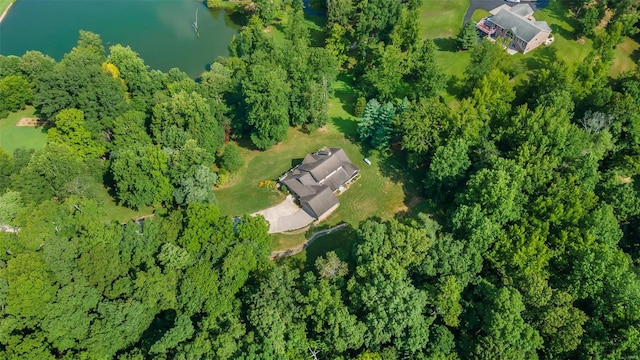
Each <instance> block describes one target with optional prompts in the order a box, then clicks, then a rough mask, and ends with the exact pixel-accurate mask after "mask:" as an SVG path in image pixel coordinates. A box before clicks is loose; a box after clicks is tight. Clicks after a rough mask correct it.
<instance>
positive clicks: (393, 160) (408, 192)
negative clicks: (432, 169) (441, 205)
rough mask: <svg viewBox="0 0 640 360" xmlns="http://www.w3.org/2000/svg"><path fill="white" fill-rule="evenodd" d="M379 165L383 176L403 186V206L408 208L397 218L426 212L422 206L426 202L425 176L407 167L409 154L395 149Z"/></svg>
mask: <svg viewBox="0 0 640 360" xmlns="http://www.w3.org/2000/svg"><path fill="white" fill-rule="evenodd" d="M379 164H380V172H381V173H382V175H384V176H386V177H388V178H389V179H391V181H392V182H394V183H400V184H402V191H403V192H404V199H403V204H404V205H405V206H406V207H407V210H405V211H403V212H400V213H398V214H396V215H397V216H407V215H408V216H411V215H416V214H417V212H416V210H417V209H421V211H424V210H426V209H423V208H424V206H421V204H422V203H423V202H424V199H423V188H424V185H423V184H422V180H423V174H421V173H420V171H419V170H416V169H411V168H410V167H409V166H408V165H407V154H406V153H405V152H404V151H401V150H400V149H394V150H393V151H392V152H391V153H390V154H389V155H388V156H386V157H385V158H382V159H381V160H380V162H379Z"/></svg>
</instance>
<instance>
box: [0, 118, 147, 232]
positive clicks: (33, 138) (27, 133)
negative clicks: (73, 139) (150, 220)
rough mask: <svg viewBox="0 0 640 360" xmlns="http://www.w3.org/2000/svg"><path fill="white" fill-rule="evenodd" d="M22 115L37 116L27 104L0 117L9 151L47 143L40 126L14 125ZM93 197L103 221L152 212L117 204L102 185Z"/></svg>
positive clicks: (1, 142)
mask: <svg viewBox="0 0 640 360" xmlns="http://www.w3.org/2000/svg"><path fill="white" fill-rule="evenodd" d="M23 117H37V116H36V115H35V114H34V109H33V107H31V106H29V107H27V108H26V109H25V110H21V111H17V112H13V113H11V114H10V115H9V116H8V117H7V118H4V119H0V147H2V148H3V149H5V150H6V151H8V152H10V153H13V152H14V151H15V149H18V148H25V149H41V148H43V147H44V146H45V145H46V143H47V135H46V129H44V128H43V127H42V126H40V127H33V126H15V124H16V123H17V122H18V120H20V119H21V118H23ZM95 198H96V200H97V201H99V202H100V203H102V204H103V206H104V210H105V212H106V214H105V218H104V220H105V221H111V220H118V221H121V222H125V221H127V220H129V219H133V218H136V217H138V216H141V215H148V214H151V213H152V212H153V208H152V207H146V208H143V209H140V210H139V211H135V210H131V209H128V208H125V207H123V206H118V205H117V204H116V202H115V200H114V198H113V197H112V196H111V195H110V194H109V192H108V191H107V189H106V188H104V187H102V186H100V187H98V188H97V189H96V194H95Z"/></svg>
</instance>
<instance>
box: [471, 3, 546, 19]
mask: <svg viewBox="0 0 640 360" xmlns="http://www.w3.org/2000/svg"><path fill="white" fill-rule="evenodd" d="M503 4H507V5H510V6H513V5H517V4H516V3H512V2H508V1H505V0H470V1H469V9H468V10H467V14H466V15H465V16H464V22H463V23H464V24H466V23H467V21H471V15H473V12H474V11H476V10H477V9H483V10H487V11H490V10H493V9H495V8H497V7H498V6H500V5H503ZM521 4H529V6H531V8H532V9H533V11H534V12H536V11H538V10H540V9H544V8H545V7H547V5H549V0H536V1H522V2H521Z"/></svg>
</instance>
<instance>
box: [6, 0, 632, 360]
mask: <svg viewBox="0 0 640 360" xmlns="http://www.w3.org/2000/svg"><path fill="white" fill-rule="evenodd" d="M206 3H207V5H209V6H210V7H219V6H223V7H231V8H234V9H235V11H237V12H240V13H242V14H244V16H246V19H247V20H246V24H245V26H243V28H242V29H241V31H240V32H239V33H238V34H237V35H236V36H235V37H234V38H233V40H232V41H231V43H230V44H229V56H228V57H220V58H217V59H212V63H211V65H210V66H209V67H208V69H207V70H206V71H204V72H203V73H202V74H201V76H200V77H199V78H198V79H195V80H194V79H192V78H191V77H189V76H188V75H187V74H185V73H184V72H182V71H180V70H179V69H177V68H174V69H171V70H170V71H168V72H162V71H159V70H153V69H150V68H149V66H147V65H145V62H144V60H143V59H142V58H141V57H140V56H139V55H138V54H137V53H136V52H135V49H131V48H129V47H126V46H122V45H110V46H108V47H105V44H104V43H103V41H102V39H101V38H100V36H99V35H98V34H94V33H91V32H88V31H80V34H79V39H78V42H77V45H76V46H75V47H74V48H73V49H71V50H70V51H69V52H68V53H67V54H66V55H65V56H64V58H62V59H61V60H60V61H56V60H55V59H53V58H51V57H49V56H47V55H45V54H43V53H41V52H39V51H29V52H27V53H25V54H24V55H22V56H20V57H18V56H1V55H0V133H2V132H4V133H5V134H4V135H3V134H0V135H2V137H0V146H1V147H0V359H38V360H44V359H119V360H141V359H247V360H249V359H360V360H365V359H368V360H375V359H380V360H382V359H384V360H387V359H505V360H506V359H509V360H515V359H523V360H524V359H537V358H540V359H633V358H636V357H638V356H640V278H639V274H640V242H639V239H640V71H638V68H637V62H638V50H628V49H633V48H634V47H633V46H632V45H633V44H635V45H637V41H638V38H639V36H638V32H639V28H638V20H639V19H640V1H638V0H624V1H623V0H619V1H607V0H589V1H566V0H551V1H550V3H549V4H548V7H546V8H544V9H541V10H539V11H538V12H536V13H535V16H536V19H542V20H545V21H547V22H548V23H549V24H550V26H551V29H552V31H553V32H552V34H553V35H554V36H555V42H554V43H553V44H551V45H548V46H546V45H545V46H541V47H540V48H538V49H535V50H533V51H531V52H529V53H526V54H515V55H508V53H507V52H506V51H505V49H504V43H503V40H504V39H498V41H490V40H488V39H483V38H480V37H479V34H478V32H477V31H476V29H475V27H474V26H475V25H474V23H471V24H472V25H471V26H470V25H465V24H464V23H463V21H462V15H464V11H465V9H466V8H467V7H468V6H469V3H468V2H467V1H451V2H446V3H448V4H449V5H448V6H450V7H451V9H449V8H447V9H446V10H447V11H448V12H452V13H455V14H454V15H450V14H449V13H446V12H444V11H443V10H442V7H443V5H442V3H443V2H442V1H435V0H408V1H402V2H400V1H395V0H365V1H353V0H331V1H330V2H328V1H327V2H324V1H311V2H310V3H306V2H305V3H303V1H302V0H255V1H254V2H252V3H239V4H238V3H235V4H229V3H228V2H226V1H221V0H208V1H207V2H206ZM327 5H328V6H327ZM305 6H306V8H305ZM203 7H204V5H203ZM204 10H206V9H204ZM483 14H484V13H483ZM448 16H451V18H455V19H454V21H449V18H448ZM436 18H437V19H436ZM451 23H453V24H455V26H456V27H455V29H454V30H455V31H454V32H453V33H452V30H451V25H450V24H451ZM187 25H188V24H187ZM194 36H195V34H194ZM636 49H637V47H636ZM23 118H34V119H43V120H41V121H35V120H34V122H33V124H32V125H36V126H35V127H33V126H32V127H30V128H28V129H24V128H20V127H16V126H14V125H15V124H16V123H18V122H19V121H20V119H23ZM322 146H328V147H340V148H342V149H344V151H345V152H346V153H347V154H348V155H349V157H350V158H351V159H352V160H353V161H354V163H357V166H358V167H360V168H361V171H362V172H361V178H360V179H359V180H358V181H357V182H356V183H354V184H353V185H352V189H349V190H348V191H346V192H345V194H344V195H341V197H340V207H339V208H338V210H337V211H336V212H335V213H333V214H332V215H331V216H330V217H329V218H328V219H327V220H325V221H323V222H320V223H319V224H316V225H314V226H313V227H312V228H310V229H308V231H307V232H306V233H305V232H304V231H303V232H302V233H296V234H279V235H270V234H268V232H267V231H268V229H269V225H268V224H267V222H265V220H264V219H263V218H262V217H260V216H251V215H249V214H251V213H253V212H255V211H257V210H260V209H262V208H265V207H267V206H270V205H273V204H275V203H277V202H279V201H281V200H282V199H283V198H284V196H285V195H286V192H287V191H286V189H285V188H280V187H279V185H277V184H276V182H275V181H276V180H277V178H278V177H279V176H280V175H282V174H283V173H284V172H285V171H287V170H288V169H290V168H291V167H292V163H294V162H295V160H296V159H298V158H301V157H304V156H305V155H306V154H308V153H310V152H312V151H315V150H317V149H319V148H320V147H322ZM365 157H366V158H368V159H371V161H369V164H370V165H366V164H365V163H364V162H363V159H364V158H365ZM266 181H269V182H268V183H267V182H266ZM265 184H266V185H265ZM272 184H273V185H272ZM338 223H346V224H347V226H346V227H344V228H343V229H340V230H339V231H337V232H335V233H332V234H330V235H327V236H323V237H320V238H318V239H317V240H315V242H314V243H313V245H312V246H310V247H309V248H307V249H306V251H304V252H302V253H301V254H298V255H296V256H290V257H285V258H282V259H279V260H277V261H272V260H269V256H270V254H271V253H272V251H273V250H282V249H287V248H289V247H294V246H298V245H300V244H301V243H302V242H304V241H305V240H306V239H308V238H310V237H311V236H312V235H313V234H314V233H315V232H317V231H318V230H321V229H325V228H329V227H332V226H334V225H336V224H338Z"/></svg>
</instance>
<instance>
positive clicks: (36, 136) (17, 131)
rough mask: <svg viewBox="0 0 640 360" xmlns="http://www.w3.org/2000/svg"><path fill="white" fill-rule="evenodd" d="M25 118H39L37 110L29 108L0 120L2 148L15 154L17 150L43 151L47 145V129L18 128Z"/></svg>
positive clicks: (33, 127) (40, 127)
mask: <svg viewBox="0 0 640 360" xmlns="http://www.w3.org/2000/svg"><path fill="white" fill-rule="evenodd" d="M23 117H27V118H32V117H38V116H36V115H35V109H34V108H33V107H32V106H27V107H26V108H25V109H24V110H20V111H16V112H12V113H10V114H9V116H7V117H6V118H4V119H0V147H1V148H3V149H4V150H6V151H7V152H8V153H11V154H13V152H14V151H15V150H16V149H19V148H24V149H41V148H43V147H44V146H45V145H46V143H47V129H46V128H45V127H42V126H16V124H17V123H18V121H20V119H22V118H23Z"/></svg>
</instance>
